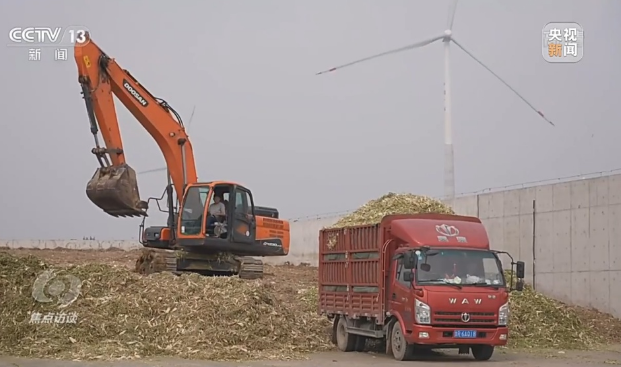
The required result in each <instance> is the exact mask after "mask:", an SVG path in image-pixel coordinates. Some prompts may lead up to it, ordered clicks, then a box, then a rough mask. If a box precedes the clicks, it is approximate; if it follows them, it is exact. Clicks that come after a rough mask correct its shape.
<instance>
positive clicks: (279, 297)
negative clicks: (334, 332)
mask: <svg viewBox="0 0 621 367" xmlns="http://www.w3.org/2000/svg"><path fill="white" fill-rule="evenodd" d="M48 268H49V266H48V265H47V264H45V263H44V262H42V261H41V260H40V259H37V258H35V257H31V256H29V257H22V258H19V257H14V256H10V255H7V254H0V289H1V294H0V296H1V298H0V330H2V333H0V354H9V355H19V356H36V357H55V358H69V359H116V358H140V357H148V356H157V355H168V356H179V357H183V358H201V359H212V360H244V359H291V358H298V357H300V356H302V355H303V354H305V353H308V352H314V351H320V350H326V349H329V348H331V345H330V344H329V337H328V331H327V330H328V329H329V323H328V322H327V320H325V319H324V318H321V317H319V316H318V315H317V314H316V298H317V290H316V288H315V282H314V281H313V280H314V278H315V275H316V274H314V275H310V276H307V277H306V279H299V278H296V277H295V276H290V277H287V278H285V277H283V278H282V279H277V278H275V277H269V276H268V277H267V278H266V279H263V280H257V281H247V280H241V279H239V278H237V277H204V276H200V275H197V274H183V275H181V276H175V275H173V274H170V273H161V274H153V275H149V276H141V275H139V274H136V273H134V272H131V271H129V270H128V269H126V268H120V267H112V266H109V265H104V264H88V265H79V266H73V267H68V268H57V269H56V270H57V272H56V274H57V275H56V279H63V277H64V278H66V275H73V276H75V277H77V278H79V279H81V280H82V282H83V283H82V287H81V294H80V295H79V297H77V299H76V300H75V302H73V303H71V304H70V305H69V306H67V307H65V308H59V306H58V305H57V304H53V303H42V302H37V301H35V300H34V299H33V297H32V288H33V283H34V282H35V278H36V277H37V276H38V275H39V274H41V273H42V272H43V271H44V270H45V269H48ZM306 269H308V268H306ZM307 273H308V270H307ZM307 279H308V280H307ZM309 280H310V283H309ZM67 284H68V282H67ZM49 291H50V290H49V289H48V292H49ZM50 298H51V299H55V298H54V297H50ZM31 312H33V313H40V314H41V315H42V316H44V315H46V314H48V313H50V312H53V313H55V314H59V313H61V312H62V313H65V314H71V313H73V312H75V313H76V315H77V320H76V323H75V324H71V323H66V322H65V323H54V322H53V321H52V322H51V323H38V324H35V323H30V320H31V315H32V314H31Z"/></svg>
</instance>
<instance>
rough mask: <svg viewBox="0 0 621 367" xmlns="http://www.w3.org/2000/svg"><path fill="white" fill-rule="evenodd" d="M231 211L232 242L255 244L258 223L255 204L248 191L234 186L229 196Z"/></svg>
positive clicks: (230, 231) (230, 228) (230, 229)
mask: <svg viewBox="0 0 621 367" xmlns="http://www.w3.org/2000/svg"><path fill="white" fill-rule="evenodd" d="M229 206H230V207H231V209H229V210H230V211H231V224H230V225H229V226H228V227H229V234H230V238H231V241H233V242H236V243H249V244H252V243H254V240H255V237H256V228H257V224H256V223H257V222H256V219H255V216H254V202H253V201H252V194H251V193H250V191H249V190H248V189H245V188H243V187H241V186H234V188H233V192H232V194H231V195H229Z"/></svg>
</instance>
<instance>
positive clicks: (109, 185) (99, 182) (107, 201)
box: [86, 164, 147, 217]
mask: <svg viewBox="0 0 621 367" xmlns="http://www.w3.org/2000/svg"><path fill="white" fill-rule="evenodd" d="M86 196H88V198H89V199H90V200H91V201H92V202H93V204H95V205H97V206H98V207H99V208H101V209H102V210H103V211H104V212H106V213H108V214H110V215H112V216H114V217H139V216H146V215H147V213H146V209H147V207H146V203H145V202H144V201H141V200H140V195H139V193H138V181H137V180H136V172H135V171H134V169H133V168H131V167H130V166H129V165H127V164H122V165H120V166H109V167H101V168H98V169H97V171H95V174H94V175H93V177H92V178H91V179H90V181H89V182H88V184H87V185H86Z"/></svg>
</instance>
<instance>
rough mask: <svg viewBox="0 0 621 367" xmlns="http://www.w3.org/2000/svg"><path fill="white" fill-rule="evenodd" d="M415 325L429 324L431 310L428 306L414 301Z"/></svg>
mask: <svg viewBox="0 0 621 367" xmlns="http://www.w3.org/2000/svg"><path fill="white" fill-rule="evenodd" d="M414 312H415V314H416V323H417V324H431V308H429V305H428V304H426V303H424V302H421V301H419V300H416V301H415V303H414Z"/></svg>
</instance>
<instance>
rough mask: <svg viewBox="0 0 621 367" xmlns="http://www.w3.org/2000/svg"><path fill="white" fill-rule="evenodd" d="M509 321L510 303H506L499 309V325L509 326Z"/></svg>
mask: <svg viewBox="0 0 621 367" xmlns="http://www.w3.org/2000/svg"><path fill="white" fill-rule="evenodd" d="M508 323H509V303H505V304H504V305H502V306H500V308H499V309H498V325H500V326H507V324H508Z"/></svg>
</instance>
